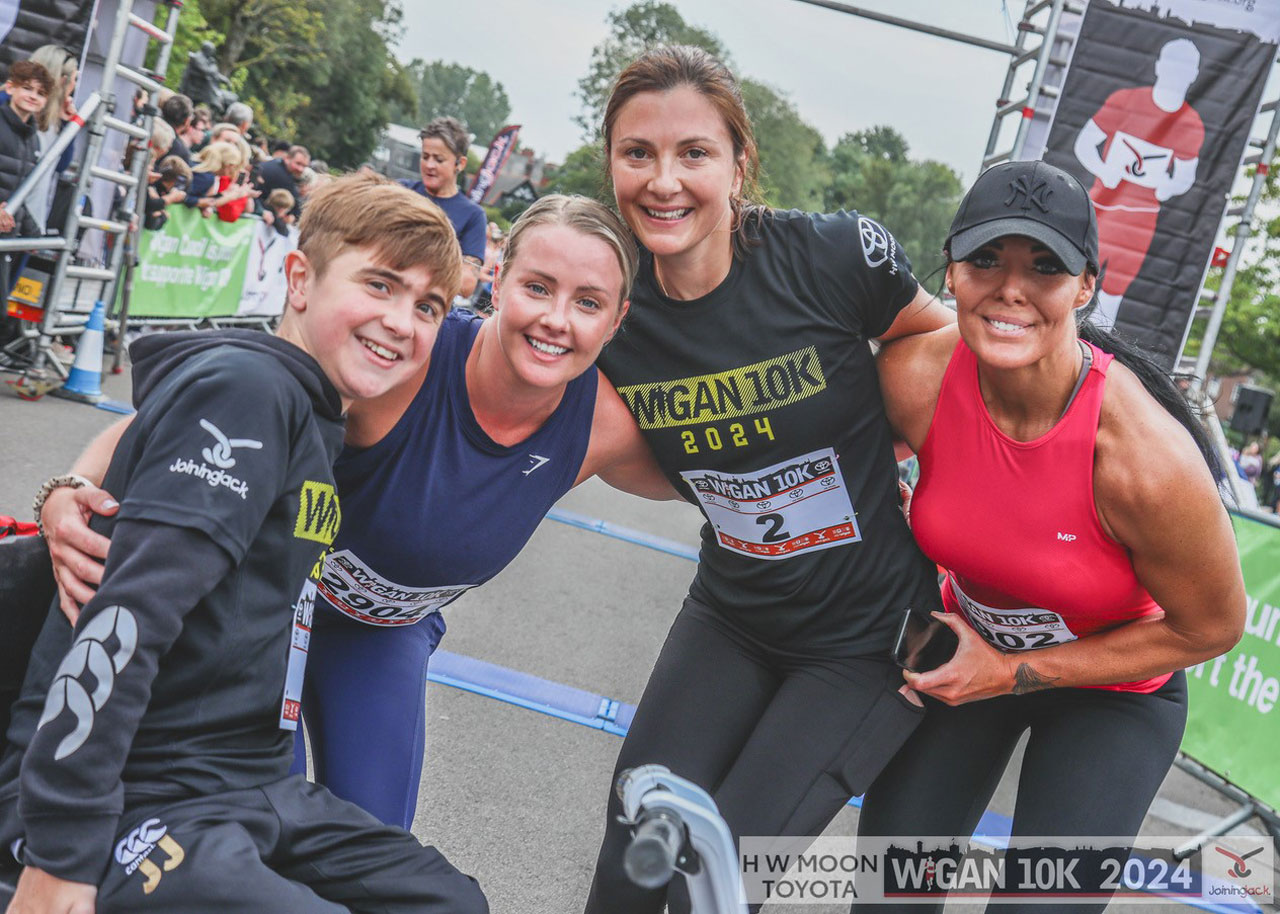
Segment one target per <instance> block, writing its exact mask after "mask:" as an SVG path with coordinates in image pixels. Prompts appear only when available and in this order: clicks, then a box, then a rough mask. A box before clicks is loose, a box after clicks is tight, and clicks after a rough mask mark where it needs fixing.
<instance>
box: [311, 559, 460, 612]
mask: <svg viewBox="0 0 1280 914" xmlns="http://www.w3.org/2000/svg"><path fill="white" fill-rule="evenodd" d="M475 586H476V585H474V584H454V585H448V586H444V587H407V586H405V585H402V584H397V583H396V582H395V581H390V580H388V579H387V578H385V577H383V576H382V575H380V574H378V573H377V572H376V571H374V570H373V569H372V568H370V567H369V566H368V565H366V564H365V563H364V562H362V561H360V557H359V556H357V555H356V554H355V553H354V552H352V551H351V550H350V549H342V550H339V551H338V552H332V553H330V554H329V555H328V556H327V557H326V558H325V563H324V571H323V573H322V574H321V575H320V594H321V595H322V596H323V597H324V598H325V600H326V601H327V602H328V603H329V604H330V605H331V606H332V607H333V608H334V609H336V610H338V611H339V612H341V613H343V614H344V615H347V616H350V617H351V618H352V619H355V620H356V621H357V622H363V623H365V624H366V625H413V624H414V623H415V622H419V621H421V620H422V619H423V618H424V617H425V616H426V615H428V614H429V613H433V612H435V611H436V610H438V609H440V608H441V607H442V606H444V605H445V604H446V603H448V602H450V601H451V600H453V599H455V598H456V597H457V596H458V595H459V594H461V593H464V592H466V591H468V590H470V589H471V588H472V587H475Z"/></svg>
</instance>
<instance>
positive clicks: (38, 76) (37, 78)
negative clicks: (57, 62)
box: [5, 60, 53, 95]
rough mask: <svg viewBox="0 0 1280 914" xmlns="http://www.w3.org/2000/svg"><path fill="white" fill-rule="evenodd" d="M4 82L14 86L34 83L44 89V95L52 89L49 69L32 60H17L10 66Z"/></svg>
mask: <svg viewBox="0 0 1280 914" xmlns="http://www.w3.org/2000/svg"><path fill="white" fill-rule="evenodd" d="M5 82H8V83H12V84H13V85H15V86H25V85H27V83H35V84H36V85H38V86H39V87H40V88H41V89H43V90H44V94H45V95H48V94H49V93H50V92H52V91H53V77H52V76H50V75H49V71H48V70H47V69H45V67H44V66H43V65H41V64H38V63H36V62H35V61H34V60H19V61H18V62H17V63H15V64H14V65H13V66H11V67H10V68H9V75H8V77H7V78H6V79H5Z"/></svg>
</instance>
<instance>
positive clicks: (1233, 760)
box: [1182, 514, 1280, 809]
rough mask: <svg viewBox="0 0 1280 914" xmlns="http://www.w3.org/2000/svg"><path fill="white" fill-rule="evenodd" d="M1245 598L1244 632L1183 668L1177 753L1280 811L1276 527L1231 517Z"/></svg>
mask: <svg viewBox="0 0 1280 914" xmlns="http://www.w3.org/2000/svg"><path fill="white" fill-rule="evenodd" d="M1231 520H1232V523H1233V524H1234V526H1235V531H1236V543H1237V545H1238V547H1239V550H1240V565H1241V567H1242V568H1243V570H1244V586H1245V590H1246V592H1247V593H1248V596H1249V602H1248V615H1247V616H1246V618H1245V630H1244V637H1243V638H1241V639H1240V643H1239V644H1237V645H1236V646H1235V647H1234V648H1233V649H1232V650H1230V651H1228V652H1227V653H1225V654H1223V655H1222V656H1221V657H1218V658H1215V659H1214V660H1210V661H1208V662H1206V663H1201V664H1199V665H1198V666H1194V667H1192V668H1191V669H1189V670H1187V684H1188V686H1189V692H1190V699H1191V708H1190V712H1189V715H1188V718H1187V732H1186V735H1185V736H1184V737H1183V740H1182V751H1183V752H1185V753H1186V754H1187V755H1189V756H1191V757H1192V758H1193V759H1195V760H1196V761H1198V762H1200V763H1201V764H1202V765H1204V766H1205V767H1207V768H1210V769H1212V770H1213V771H1215V772H1217V773H1218V774H1220V775H1222V776H1223V777H1224V778H1226V779H1227V780H1229V781H1231V782H1232V783H1233V784H1236V785H1237V786H1239V787H1240V788H1242V789H1243V790H1245V791H1247V792H1248V793H1249V794H1251V795H1252V796H1254V797H1257V798H1258V799H1259V800H1261V801H1262V802H1263V803H1266V804H1267V805H1268V806H1270V807H1271V808H1272V809H1280V765H1277V763H1276V747H1278V746H1280V708H1277V705H1278V704H1280V526H1273V525H1272V524H1270V523H1267V522H1265V521H1262V520H1254V519H1252V518H1249V517H1245V516H1243V515H1239V514H1233V515H1232V518H1231Z"/></svg>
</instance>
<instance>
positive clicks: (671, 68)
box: [603, 44, 767, 254]
mask: <svg viewBox="0 0 1280 914" xmlns="http://www.w3.org/2000/svg"><path fill="white" fill-rule="evenodd" d="M681 86H688V87H690V88H691V89H694V90H695V91H697V92H698V93H700V94H701V95H703V96H704V97H705V98H706V99H707V100H708V101H709V102H711V104H713V105H715V107H716V110H718V111H719V112H720V116H721V117H722V118H723V119H724V125H725V128H726V129H727V130H728V131H729V136H730V138H731V139H732V140H733V154H734V157H735V158H736V159H739V160H741V161H742V162H743V163H744V165H743V175H742V190H741V191H740V192H739V193H738V194H736V195H734V196H733V197H730V199H729V208H730V209H731V210H732V211H733V245H734V251H735V253H738V254H741V253H744V252H745V248H746V246H747V245H748V244H749V243H750V240H749V239H748V238H747V237H746V232H747V228H746V226H748V225H749V224H752V223H754V222H756V221H757V220H759V219H760V218H762V217H763V215H764V213H765V212H767V207H766V206H765V205H764V195H763V194H762V193H761V190H760V152H759V149H758V148H757V147H756V138H755V133H754V131H753V130H752V129H751V118H750V116H749V115H748V114H747V108H746V105H744V104H743V101H742V88H741V86H739V84H738V79H737V77H735V76H734V75H733V73H732V72H731V71H730V70H729V68H728V67H726V66H725V65H724V64H723V63H721V62H720V61H719V60H718V59H716V58H715V57H713V56H712V55H711V54H708V53H707V52H706V51H704V50H703V49H702V48H696V47H691V46H689V45H682V44H678V45H670V46H665V45H664V46H661V47H656V48H650V49H649V50H648V51H645V52H644V53H643V54H641V55H640V56H639V57H637V58H636V59H635V60H633V61H632V62H631V63H630V64H628V65H627V68H626V69H625V70H623V71H622V72H621V73H620V74H618V79H617V81H615V82H614V84H613V89H612V91H610V93H609V101H608V103H607V104H606V105H605V109H604V125H603V133H604V168H605V175H606V177H607V176H608V174H609V154H610V150H611V148H612V143H613V128H614V125H615V124H616V123H617V121H618V115H619V114H620V113H621V111H622V108H623V106H624V105H626V103H627V102H629V101H631V99H632V98H634V97H635V96H637V95H639V94H640V93H642V92H670V91H671V90H672V89H677V88H679V87H681Z"/></svg>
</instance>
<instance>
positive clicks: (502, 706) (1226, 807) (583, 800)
mask: <svg viewBox="0 0 1280 914" xmlns="http://www.w3.org/2000/svg"><path fill="white" fill-rule="evenodd" d="M3 377H11V376H10V375H3V374H0V378H3ZM104 390H105V391H106V393H107V395H108V396H110V397H113V398H118V399H122V400H127V399H128V381H127V377H125V376H118V377H111V376H108V377H107V378H106V379H105V381H104ZM116 418H118V416H116V415H114V414H112V413H109V412H106V411H104V410H101V409H96V408H93V407H90V406H85V405H82V404H78V403H74V402H68V401H64V400H58V399H54V398H52V397H45V398H44V399H43V400H41V401H39V402H35V403H30V402H24V401H22V400H19V399H18V398H17V397H16V396H14V395H13V394H12V392H11V391H10V390H9V388H8V387H0V468H3V471H2V472H0V513H9V514H14V515H17V516H19V517H23V518H25V516H26V515H27V513H28V511H29V506H30V503H31V498H32V495H33V493H34V492H35V490H36V488H37V487H38V486H39V484H40V483H41V482H42V481H43V480H44V479H45V478H47V477H48V476H50V475H53V474H55V473H59V472H65V471H66V469H67V468H68V467H69V465H70V463H71V461H72V460H73V459H74V457H75V455H76V454H77V453H78V451H79V449H80V448H81V447H82V446H83V444H84V443H85V442H87V441H88V440H89V438H90V437H91V436H92V435H93V434H95V433H96V432H97V431H98V430H99V429H101V428H103V427H105V426H106V425H108V424H109V423H110V422H112V421H114V420H115V419H116ZM562 507H563V508H566V509H568V510H571V511H574V512H577V513H580V514H585V515H590V516H592V517H596V518H601V519H603V520H606V521H608V522H610V523H613V524H617V525H621V526H623V527H626V528H630V529H634V530H639V531H644V532H646V533H649V534H654V535H657V536H661V537H665V538H668V539H671V540H675V541H677V542H680V543H684V544H687V545H688V546H690V547H693V546H695V545H696V543H697V530H698V525H699V515H698V513H697V512H696V510H695V509H694V508H692V507H691V506H689V505H685V504H673V503H663V504H656V503H648V502H644V501H642V500H640V499H636V498H632V497H630V496H626V495H623V494H621V493H618V492H615V491H613V490H611V489H609V488H607V487H606V486H604V485H602V484H598V483H595V482H594V481H593V482H591V483H588V484H586V485H584V486H582V487H580V488H579V489H577V490H575V491H573V492H571V493H570V494H569V495H568V496H566V497H565V499H564V500H563V502H562ZM466 547H467V548H471V549H483V548H485V544H484V543H468V544H466ZM693 569H694V566H693V563H692V562H691V561H689V560H688V559H685V558H680V557H676V556H673V555H668V554H665V553H661V552H658V551H655V550H653V549H649V548H645V547H642V546H639V545H635V544H632V543H628V542H624V541H621V540H618V539H613V538H610V537H607V536H604V535H601V534H600V533H596V532H591V531H587V530H583V529H578V528H576V527H571V526H568V525H566V524H563V523H558V522H555V521H551V520H548V521H546V522H544V523H543V524H542V526H541V527H540V528H539V529H538V531H537V533H536V534H535V535H534V537H533V539H532V541H531V542H530V543H529V545H528V547H527V548H526V549H525V550H524V552H523V553H522V554H521V555H520V556H519V558H517V560H516V561H515V562H514V563H512V565H511V566H510V567H509V568H508V569H507V570H506V571H504V572H503V573H502V574H501V575H499V576H498V577H497V578H496V579H495V580H493V581H492V582H490V583H489V584H487V585H485V586H484V587H483V588H480V589H478V590H475V591H472V592H471V593H468V594H466V595H465V596H464V597H463V598H462V599H461V600H460V601H459V602H458V603H456V604H454V605H452V606H451V607H449V608H448V609H447V610H446V618H447V620H448V625H449V633H448V635H447V636H446V638H445V640H444V643H443V645H442V647H443V648H445V649H447V650H449V651H452V652H455V653H458V654H463V655H467V656H470V657H475V658H478V659H481V660H484V661H488V662H491V663H495V664H500V665H501V666H503V667H507V668H510V669H512V670H517V671H521V672H524V673H530V674H534V675H536V676H539V677H543V678H545V679H548V680H551V681H553V682H557V683H563V684H566V685H571V686H575V687H577V688H581V689H586V690H589V691H591V692H595V693H599V694H601V695H604V696H607V697H609V698H614V699H618V700H621V701H625V702H632V703H634V702H635V701H636V700H637V699H638V698H639V696H640V693H641V690H642V689H643V686H644V683H645V680H646V678H647V676H648V674H649V671H650V669H651V667H652V664H653V661H654V659H655V657H656V656H657V652H658V649H659V648H660V646H661V644H662V640H663V638H664V637H665V635H666V630H667V628H668V626H669V624H670V622H671V620H672V618H673V617H674V615H675V612H676V610H677V609H678V607H679V605H680V601H681V598H682V597H683V595H684V593H685V589H686V587H687V585H688V582H689V580H690V578H691V576H692V573H693ZM370 700H371V701H373V700H385V698H384V697H380V696H370ZM427 719H428V730H427V764H426V768H425V771H424V774H423V783H422V791H421V797H420V801H419V808H418V815H417V819H416V822H415V828H414V830H415V832H416V833H417V834H418V835H419V836H420V837H421V838H422V839H423V840H424V841H426V842H428V843H432V844H435V845H437V846H438V847H439V848H441V850H443V851H444V853H445V854H446V855H447V856H448V857H449V859H450V860H452V861H453V862H454V863H455V864H457V865H458V866H459V867H460V868H462V869H463V870H464V871H466V872H469V873H471V874H473V875H474V876H476V877H477V878H478V879H479V880H480V882H481V884H482V885H483V886H484V888H485V890H486V892H487V894H488V896H489V899H490V903H491V905H492V909H493V911H494V912H495V914H569V912H575V911H579V910H581V906H582V902H583V899H584V898H585V895H586V891H587V886H588V885H589V882H590V878H591V871H592V866H593V864H594V860H595V853H596V849H597V847H598V843H599V840H600V835H601V832H602V829H603V824H604V804H605V798H606V791H607V790H609V789H610V785H609V779H610V774H611V772H612V768H613V763H614V759H615V756H616V753H617V751H618V747H619V745H620V740H619V739H618V737H616V736H613V735H610V734H607V733H604V732H601V731H600V730H597V729H592V728H589V727H585V726H581V725H578V724H575V723H570V722H567V721H564V720H559V719H556V718H553V717H550V716H546V715H543V714H540V713H537V712H535V711H531V710H527V709H524V708H521V707H517V706H514V705H511V704H507V703H503V702H501V701H497V700H494V699H492V698H487V697H482V696H480V695H476V694H472V693H470V692H466V691H460V690H458V689H456V688H451V687H447V686H442V685H438V684H433V685H432V686H431V687H430V689H429V691H428V696H427ZM1015 768H1016V766H1011V770H1014V769H1015ZM1014 781H1015V778H1014V776H1013V775H1012V774H1010V775H1008V776H1006V778H1005V780H1004V782H1003V783H1002V784H1001V787H1000V789H999V791H998V793H997V795H996V797H995V799H994V801H993V803H992V810H993V811H994V812H997V813H1000V814H1003V815H1008V814H1009V813H1010V812H1011V811H1012V807H1013V798H1014V789H1015V783H1014ZM1232 809H1234V804H1233V803H1231V802H1230V801H1228V800H1226V799H1225V798H1223V797H1221V796H1220V795H1218V794H1217V793H1215V792H1214V791H1212V790H1210V789H1209V788H1207V787H1205V786H1204V785H1202V784H1200V783H1199V782H1197V781H1195V780H1194V779H1192V778H1191V777H1190V776H1188V775H1187V774H1185V773H1183V772H1181V771H1179V770H1177V769H1175V770H1174V771H1172V772H1171V773H1170V775H1169V776H1168V778H1167V780H1166V782H1165V784H1164V787H1163V789H1162V790H1161V793H1160V797H1159V798H1158V800H1157V802H1156V806H1155V807H1154V810H1153V813H1152V814H1151V815H1149V816H1148V818H1147V821H1146V823H1145V825H1144V828H1143V833H1144V834H1147V835H1191V834H1194V833H1196V831H1197V830H1199V829H1200V828H1201V827H1203V826H1204V825H1206V824H1207V823H1209V822H1211V821H1213V820H1215V819H1216V818H1218V817H1220V816H1222V815H1225V814H1226V813H1228V812H1230V811H1231V810H1232ZM856 824H857V811H856V810H855V809H852V808H846V809H845V810H844V811H843V812H842V813H841V814H840V815H839V816H838V817H837V818H836V820H835V821H834V822H833V823H832V825H831V827H830V829H829V831H828V833H829V834H838V835H850V834H853V833H854V830H855V828H856ZM1255 824H1256V823H1255ZM1243 830H1244V831H1246V832H1250V833H1255V834H1256V833H1257V830H1256V829H1255V828H1253V826H1252V825H1245V826H1243ZM968 908H975V906H974V905H955V904H953V905H951V906H949V909H950V910H961V909H968ZM1129 908H1133V909H1134V910H1135V911H1136V910H1139V906H1138V905H1134V904H1120V903H1114V904H1113V905H1112V907H1111V910H1113V911H1121V910H1127V909H1129ZM975 909H976V908H975ZM1141 909H1142V910H1150V906H1149V905H1142V906H1141ZM765 910H766V911H767V912H769V914H834V912H843V911H845V910H846V908H845V907H844V906H831V905H774V906H770V907H767V908H766V909H765Z"/></svg>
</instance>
